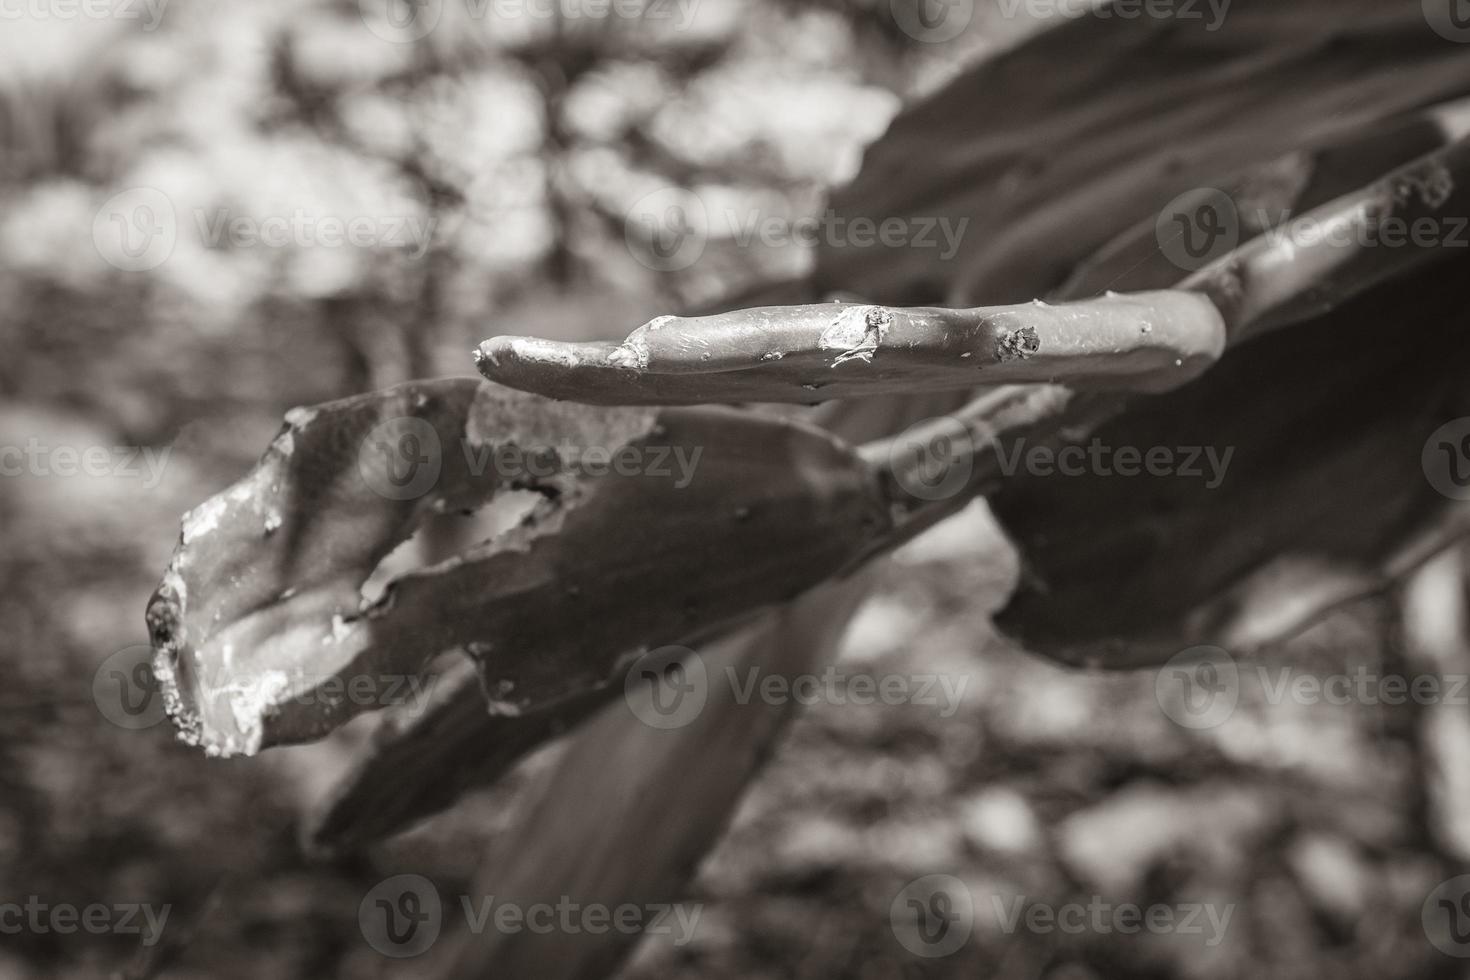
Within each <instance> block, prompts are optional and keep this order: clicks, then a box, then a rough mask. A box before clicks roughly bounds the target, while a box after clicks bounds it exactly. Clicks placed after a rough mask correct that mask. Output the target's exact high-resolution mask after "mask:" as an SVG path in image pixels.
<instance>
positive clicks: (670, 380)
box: [475, 290, 1225, 405]
mask: <svg viewBox="0 0 1470 980" xmlns="http://www.w3.org/2000/svg"><path fill="white" fill-rule="evenodd" d="M1224 343H1225V335H1224V327H1223V324H1222V322H1221V318H1220V315H1219V313H1218V312H1217V311H1216V310H1215V308H1214V306H1213V305H1212V304H1211V303H1210V301H1209V300H1207V299H1205V298H1204V297H1203V296H1200V295H1197V294H1191V293H1187V292H1180V291H1171V290H1164V291H1159V292H1151V293H1139V294H1134V295H1114V294H1109V295H1106V296H1100V297H1097V298H1095V299H1090V300H1087V301H1085V302H1077V303H1065V304H1060V305H1049V304H1046V303H1043V302H1041V301H1039V300H1038V301H1036V302H1033V303H1026V304H1022V305H1018V306H997V307H981V308H976V309H943V308H937V307H909V308H905V307H888V306H874V305H865V304H848V303H827V304H813V305H808V306H768V307H757V308H754V309H745V310H734V311H731V312H728V313H720V314H715V315H711V316H702V317H674V316H663V317H658V318H656V319H654V320H652V321H650V322H649V323H647V324H644V325H643V326H642V327H639V328H638V329H637V330H635V331H633V333H632V334H631V335H629V337H628V339H627V340H625V341H623V342H622V343H621V344H612V343H562V342H557V341H550V340H541V339H537V338H527V337H496V338H493V339H491V340H487V341H485V342H484V343H483V344H481V345H480V347H479V349H478V350H476V352H475V360H476V363H477V365H478V366H479V369H480V373H481V374H483V375H484V376H485V377H486V378H489V379H490V380H492V381H496V382H499V383H501V384H504V385H508V386H510V387H512V388H520V389H522V390H525V391H531V392H535V393H537V394H541V395H547V396H550V397H553V398H561V399H566V400H569V401H579V402H586V403H592V404H616V405H635V404H647V405H668V404H695V403H706V402H735V401H752V402H793V403H804V404H810V403H815V402H821V401H826V400H829V399H833V398H853V397H867V396H875V395H888V394H908V393H913V392H914V391H933V390H945V389H950V390H963V389H965V388H974V387H978V386H980V385H986V384H1014V383H1030V382H1057V383H1062V384H1067V385H1069V386H1072V387H1075V388H1099V389H1125V390H1131V391H1162V390H1167V389H1169V388H1173V387H1176V386H1178V385H1180V384H1183V383H1184V382H1186V381H1188V380H1190V379H1191V378H1194V377H1195V376H1197V375H1198V374H1199V373H1200V372H1201V371H1203V370H1204V369H1205V368H1206V367H1208V366H1209V365H1210V364H1211V363H1213V362H1214V360H1215V358H1217V357H1218V356H1219V354H1220V352H1221V350H1222V349H1223V348H1224Z"/></svg>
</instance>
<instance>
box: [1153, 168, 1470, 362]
mask: <svg viewBox="0 0 1470 980" xmlns="http://www.w3.org/2000/svg"><path fill="white" fill-rule="evenodd" d="M1467 221H1470V139H1461V140H1458V141H1456V142H1454V143H1451V144H1450V145H1449V146H1446V147H1444V148H1443V149H1441V150H1437V151H1435V152H1433V153H1429V154H1426V155H1425V156H1422V157H1420V158H1419V159H1417V160H1415V161H1414V162H1412V163H1410V164H1407V165H1406V166H1403V167H1400V168H1399V169H1397V170H1394V171H1393V172H1391V173H1389V174H1387V175H1386V176H1384V177H1383V178H1381V179H1380V180H1377V181H1374V182H1373V183H1370V184H1367V185H1365V186H1364V187H1361V188H1359V189H1358V190H1355V191H1353V192H1352V193H1349V194H1344V195H1343V196H1341V197H1339V198H1337V199H1335V200H1333V201H1329V202H1328V203H1326V204H1323V205H1321V206H1320V207H1316V208H1313V209H1312V210H1310V211H1308V212H1306V213H1305V214H1302V215H1300V216H1298V217H1295V218H1292V219H1290V220H1289V221H1287V222H1285V223H1284V224H1283V225H1282V226H1280V227H1278V228H1273V229H1270V230H1268V231H1267V232H1265V233H1264V234H1261V235H1258V236H1257V237H1255V238H1253V239H1251V240H1250V241H1249V242H1246V243H1245V244H1243V245H1241V246H1240V247H1239V248H1237V249H1235V250H1234V251H1232V252H1230V253H1229V254H1227V255H1225V256H1223V257H1221V258H1220V259H1218V260H1216V261H1215V262H1213V263H1211V264H1210V265H1208V266H1206V267H1205V268H1203V269H1201V270H1200V271H1199V272H1197V273H1195V274H1194V275H1193V276H1191V277H1190V278H1189V279H1187V280H1185V281H1184V282H1183V283H1181V284H1180V288H1181V289H1192V290H1198V291H1200V292H1202V293H1204V294H1205V295H1207V296H1209V297H1210V298H1211V299H1212V300H1213V301H1214V302H1215V304H1216V306H1218V307H1219V309H1220V311H1221V313H1222V314H1224V316H1225V320H1226V323H1227V325H1228V329H1229V333H1230V339H1231V341H1232V342H1235V341H1237V340H1241V339H1244V338H1245V337H1247V336H1254V335H1258V334H1260V333H1264V332H1266V331H1268V330H1272V329H1275V328H1278V327H1282V326H1286V325H1288V324H1291V323H1297V322H1300V321H1302V320H1305V319H1308V318H1309V317H1313V316H1318V315H1321V314H1323V313H1326V312H1327V311H1329V310H1331V309H1333V308H1335V307H1337V306H1339V305H1341V304H1342V303H1344V302H1346V301H1347V300H1349V299H1351V298H1352V297H1353V296H1356V295H1358V294H1360V293H1362V292H1364V291H1365V290H1368V289H1370V288H1372V287H1373V286H1376V285H1378V284H1379V283H1382V282H1386V281H1388V280H1390V279H1392V278H1394V277H1396V276H1400V275H1403V274H1405V273H1406V272H1408V271H1409V270H1411V269H1414V268H1418V267H1420V266H1423V265H1425V264H1426V263H1429V262H1435V261H1440V260H1442V259H1445V258H1447V257H1449V256H1451V255H1454V254H1455V253H1456V252H1457V251H1458V250H1459V249H1460V248H1462V247H1463V246H1464V244H1465V243H1466V242H1467V241H1470V238H1467V235H1470V231H1467Z"/></svg>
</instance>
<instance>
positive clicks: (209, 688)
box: [148, 379, 889, 755]
mask: <svg viewBox="0 0 1470 980" xmlns="http://www.w3.org/2000/svg"><path fill="white" fill-rule="evenodd" d="M511 491H521V492H526V491H529V492H531V493H534V494H535V495H537V497H538V498H539V499H537V500H536V501H535V503H534V506H533V507H532V508H531V510H530V511H529V513H528V514H527V516H526V517H525V518H524V519H523V520H522V521H521V522H520V523H519V524H518V525H516V526H514V527H512V528H511V529H510V530H508V531H505V532H503V533H500V534H497V535H495V536H493V537H491V538H490V540H487V541H483V542H481V543H479V544H475V545H472V546H471V547H469V548H468V549H467V550H464V551H462V552H461V553H459V554H455V555H453V556H451V557H449V558H447V559H445V560H442V561H438V562H436V563H433V564H430V565H428V566H427V567H422V568H417V569H414V570H411V571H408V572H406V573H403V574H401V575H399V576H398V577H397V578H395V579H393V580H392V581H390V582H389V583H388V584H387V586H386V588H385V589H384V590H383V591H382V593H381V595H380V596H377V597H376V598H372V597H369V596H367V595H365V594H364V589H363V586H364V583H365V582H367V581H368V580H369V578H370V576H372V575H373V573H374V570H375V569H377V568H378V566H379V564H380V563H381V562H383V560H384V558H385V557H386V556H388V555H389V554H390V553H391V552H393V551H394V549H395V548H397V547H398V546H399V545H400V544H401V543H403V542H404V541H406V540H408V539H409V538H410V537H411V536H412V535H413V534H414V532H415V531H416V530H417V529H418V528H420V527H421V526H422V525H423V524H425V522H427V521H429V520H430V519H431V518H433V517H434V516H435V515H438V514H454V513H468V512H472V511H475V510H477V509H480V508H483V507H486V506H487V505H490V504H492V502H495V501H496V500H497V498H499V497H500V496H501V495H502V494H505V493H507V492H511ZM888 521H889V518H888V510H887V508H886V506H885V505H884V504H883V502H882V500H881V497H880V493H879V490H878V484H877V480H876V479H875V477H874V474H873V473H872V471H871V469H870V467H869V466H868V465H867V464H865V463H863V462H862V461H861V460H860V459H859V457H858V456H857V455H856V454H855V453H853V452H851V451H850V450H849V449H848V448H847V447H846V446H844V445H843V444H842V443H840V442H839V441H838V440H836V439H835V438H834V437H832V436H830V435H829V434H827V433H825V432H824V431H822V430H820V429H816V428H812V427H809V426H806V425H803V424H800V423H796V422H789V421H783V420H780V419H777V418H772V417H768V416H763V415H758V414H754V413H749V412H738V411H735V410H732V409H723V408H687V409H664V410H657V409H647V408H591V407H587V406H581V405H574V404H570V403H564V402H554V401H551V400H548V399H545V398H541V397H538V396H535V395H528V394H523V393H520V392H515V391H511V390H509V389H505V388H501V387H499V386H497V385H493V384H489V383H486V382H483V381H477V380H474V379H442V380H437V381H426V382H414V383H409V384H405V385H401V386H399V387H396V388H392V389H389V390H387V391H382V392H376V393H373V394H368V395H362V396H358V397H354V398H348V399H344V400H341V401H337V402H331V403H328V404H325V405H321V406H318V407H316V408H310V409H297V410H294V411H293V412H291V413H289V414H288V415H287V418H286V425H285V427H284V428H283V429H282V431H281V433H280V434H279V435H278V436H277V437H276V439H275V440H274V442H272V444H271V446H270V448H269V449H268V450H267V451H266V453H265V455H264V456H263V457H262V459H261V460H260V462H259V463H258V464H257V466H256V467H255V468H254V470H252V471H251V472H250V473H249V474H248V475H246V476H245V477H244V478H243V479H241V480H240V481H239V482H237V483H236V484H234V485H233V486H231V487H229V488H227V489H225V490H224V491H222V492H221V493H219V494H218V495H216V496H215V497H213V498H211V499H210V500H207V501H205V502H204V503H203V504H201V505H200V506H199V507H197V508H195V509H194V510H193V511H191V512H190V513H189V514H188V515H186V517H185V519H184V522H183V532H182V535H181V538H180V541H179V545H178V548H177V550H176V552H175V554H174V557H173V559H172V561H171V563H170V565H169V567H168V570H167V572H166V574H165V577H164V580H163V583H162V584H161V585H160V587H159V589H158V591H157V592H156V593H155V595H154V597H153V600H152V602H151V603H150V605H149V609H148V624H149V628H150V632H151V635H152V638H153V643H154V645H155V648H156V649H157V651H158V652H157V654H156V663H155V665H154V669H155V673H156V675H157V677H158V678H159V681H160V683H161V686H162V688H163V690H164V695H165V700H166V703H167V706H168V709H169V712H170V714H171V715H172V717H173V718H174V720H175V722H176V724H177V725H178V728H179V730H180V733H181V737H183V738H184V739H185V740H186V741H189V742H192V743H195V744H199V745H202V746H203V747H204V748H205V749H206V751H208V752H210V753H212V754H222V755H231V754H238V753H244V754H250V753H254V752H256V751H257V750H259V749H261V748H263V747H266V746H269V745H273V744H281V743H291V742H299V741H309V740H312V739H316V738H320V737H321V736H322V735H324V734H326V733H327V732H329V731H331V730H332V729H334V728H336V727H337V726H339V725H341V724H342V723H344V722H345V721H347V720H348V719H349V718H351V717H352V716H354V715H355V714H357V713H359V712H361V711H363V710H368V709H371V708H375V707H383V706H385V701H384V699H383V698H381V697H375V696H372V695H375V694H378V693H381V692H380V687H381V690H387V689H388V688H390V687H395V688H402V687H404V686H405V685H406V684H407V682H408V681H409V680H410V679H413V678H417V677H419V676H420V674H421V673H422V672H423V671H424V670H425V669H426V667H427V666H428V665H429V662H430V661H431V660H433V659H434V658H435V657H436V656H438V655H439V654H442V653H447V652H451V651H460V652H462V653H464V654H467V655H468V656H470V657H471V658H473V659H474V661H475V662H476V665H477V667H478V669H479V671H480V675H481V683H482V686H483V690H484V692H485V695H486V697H487V699H488V702H489V705H490V709H491V710H492V711H494V712H496V713H499V714H503V715H516V714H519V713H521V712H523V711H531V710H535V709H539V708H544V707H546V706H548V705H552V704H556V703H558V702H559V701H561V700H563V699H566V698H570V697H574V696H576V695H578V694H581V693H585V692H586V691H588V690H592V689H595V688H597V687H598V686H601V685H605V684H606V683H608V682H609V681H610V680H612V679H614V678H616V677H617V676H618V674H619V669H620V667H621V666H622V665H623V664H625V663H626V662H627V661H628V660H629V659H631V658H632V657H635V656H636V655H638V654H639V653H641V652H642V651H644V650H645V649H647V648H649V647H656V646H659V645H662V644H669V643H674V642H677V641H678V640H679V639H680V638H681V637H684V636H687V635H689V634H691V633H694V632H697V631H698V630H699V629H701V628H705V627H708V626H710V625H712V624H718V623H721V622H724V621H727V620H733V619H736V618H738V617H740V616H741V615H742V614H745V613H748V612H752V611H754V610H756V609H759V608H761V607H763V606H765V605H768V604H771V603H774V602H779V601H781V600H784V599H789V598H791V597H792V596H794V595H796V594H798V593H800V592H802V591H803V590H805V589H807V588H809V587H811V586H812V585H815V584H817V583H819V582H821V581H824V580H826V579H828V578H831V577H832V576H834V575H837V574H840V573H841V572H842V571H843V570H844V569H845V568H846V567H847V566H848V565H849V564H850V563H852V562H853V561H854V560H855V559H856V558H857V556H859V555H860V554H861V553H862V552H863V551H864V550H865V549H866V548H867V547H868V546H869V545H870V544H871V542H872V541H873V540H874V539H876V538H878V537H881V536H882V534H883V532H884V530H885V528H886V527H887V524H888ZM353 685H357V687H356V688H354V687H353ZM364 685H371V686H373V687H374V690H373V691H372V692H366V693H367V694H368V695H369V696H361V695H362V694H363V693H364V692H363V691H362V687H363V686H364ZM354 691H356V693H357V696H354Z"/></svg>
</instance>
